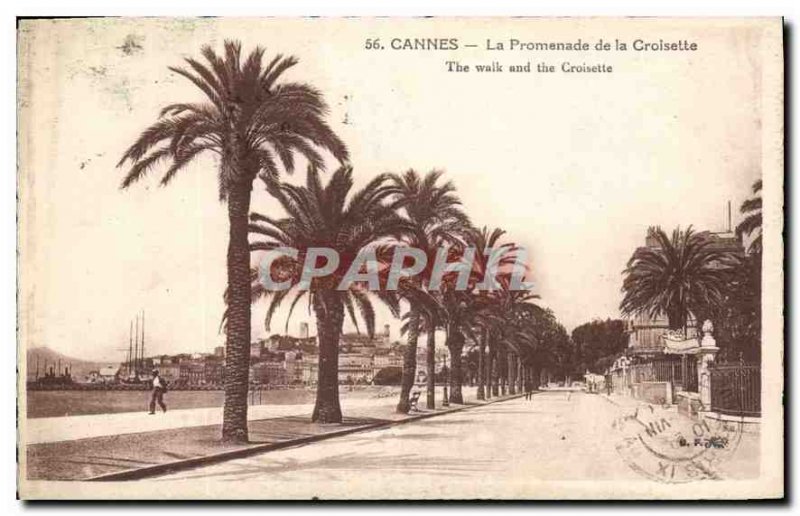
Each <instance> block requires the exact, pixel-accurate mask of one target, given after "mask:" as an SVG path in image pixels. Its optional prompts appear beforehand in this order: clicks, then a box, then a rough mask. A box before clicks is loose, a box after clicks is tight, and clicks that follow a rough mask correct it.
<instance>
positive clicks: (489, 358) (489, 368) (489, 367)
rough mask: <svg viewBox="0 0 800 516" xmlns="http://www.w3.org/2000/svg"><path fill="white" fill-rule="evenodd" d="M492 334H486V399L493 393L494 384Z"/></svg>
mask: <svg viewBox="0 0 800 516" xmlns="http://www.w3.org/2000/svg"><path fill="white" fill-rule="evenodd" d="M491 337H492V334H491V333H487V334H486V347H487V350H486V351H487V352H486V399H487V400H488V399H490V398H491V397H492V395H493V385H494V344H492V341H491Z"/></svg>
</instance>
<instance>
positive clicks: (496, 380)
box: [491, 342, 500, 397]
mask: <svg viewBox="0 0 800 516" xmlns="http://www.w3.org/2000/svg"><path fill="white" fill-rule="evenodd" d="M491 355H492V396H494V397H497V396H500V365H499V362H500V350H499V349H497V344H495V343H494V342H493V343H492V351H491Z"/></svg>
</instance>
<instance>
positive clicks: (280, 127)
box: [118, 41, 348, 442]
mask: <svg viewBox="0 0 800 516" xmlns="http://www.w3.org/2000/svg"><path fill="white" fill-rule="evenodd" d="M201 53H202V55H203V57H204V58H205V60H206V63H203V62H200V61H198V60H195V59H192V58H187V59H186V63H187V65H188V68H186V69H184V68H176V67H170V70H172V71H173V72H175V73H177V74H178V75H180V76H182V77H184V78H186V79H188V80H189V81H191V82H192V84H194V85H195V86H196V87H197V88H198V89H199V90H200V91H201V92H202V93H203V95H204V97H205V98H204V100H203V101H201V102H193V103H178V104H169V105H167V106H166V107H164V109H162V110H161V114H160V115H159V118H158V120H157V121H156V122H155V123H153V124H152V125H151V126H150V127H148V128H147V129H145V130H144V131H143V132H142V133H141V134H140V136H139V138H138V139H137V140H136V142H134V144H133V145H131V147H130V148H129V149H128V150H127V151H126V152H125V153H124V155H123V156H122V159H121V160H120V162H119V165H118V166H123V165H124V164H125V163H129V164H130V169H129V171H128V173H127V175H126V176H125V178H124V180H123V182H122V188H127V187H128V186H130V185H131V184H132V183H134V182H135V181H137V180H139V179H141V178H142V177H144V176H145V175H146V174H147V173H148V172H149V171H150V170H151V169H153V168H154V167H156V166H157V165H159V164H161V163H162V162H163V163H165V164H167V165H168V167H167V168H166V172H165V173H164V175H163V177H162V178H161V185H167V184H169V183H170V181H172V179H173V178H174V177H175V175H176V174H177V173H178V172H179V171H180V170H182V169H183V168H184V167H185V166H186V165H188V164H189V163H191V162H193V161H194V160H195V158H197V157H198V156H199V155H201V154H203V153H206V151H207V152H210V153H213V154H215V155H216V157H217V159H218V160H219V169H218V182H219V198H220V200H221V201H223V202H227V204H228V223H229V240H228V254H227V271H228V288H227V291H228V296H227V302H228V309H227V316H228V319H227V329H226V342H225V357H226V359H225V408H224V415H223V423H222V438H223V440H226V441H236V442H242V441H247V388H248V374H249V360H250V354H249V348H250V253H249V249H248V214H249V211H250V195H251V190H252V188H253V181H254V180H255V179H256V178H261V179H264V180H272V179H274V178H276V177H277V176H278V175H279V173H280V169H281V166H282V169H283V170H285V171H286V172H288V173H291V172H292V170H293V169H294V166H295V165H294V160H295V155H296V154H299V155H301V156H303V157H304V158H305V159H306V160H307V161H308V162H309V163H310V164H311V166H313V167H315V168H322V167H323V158H322V156H321V155H320V152H319V151H320V150H322V149H324V150H327V151H329V152H330V153H331V154H332V155H333V156H334V157H335V158H336V159H337V160H339V161H340V162H343V161H345V160H347V157H348V154H347V149H346V148H345V145H344V144H343V143H342V142H341V141H340V140H339V138H338V137H337V136H336V135H335V134H334V133H333V131H332V130H331V129H330V128H329V127H328V125H327V124H326V123H325V121H324V118H325V115H326V113H327V106H326V104H325V102H324V101H323V99H322V95H321V94H320V92H318V91H317V90H316V89H314V88H313V87H311V86H309V85H307V84H302V83H294V82H281V80H280V79H281V77H282V75H283V74H284V73H285V72H286V71H287V70H288V69H289V68H291V67H293V66H294V65H295V64H297V59H295V58H294V57H283V56H281V55H277V56H275V57H274V58H273V59H272V60H271V61H270V62H269V63H268V64H267V65H266V66H264V64H263V62H262V58H263V56H264V49H262V48H260V47H256V48H255V49H254V50H253V51H252V52H251V53H250V55H249V56H247V58H246V59H244V60H242V58H241V44H240V43H238V42H234V41H226V42H225V53H224V55H219V56H218V55H217V54H216V53H215V52H214V50H213V49H212V48H211V47H208V46H205V47H203V48H202V50H201ZM279 163H280V165H279Z"/></svg>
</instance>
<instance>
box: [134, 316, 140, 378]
mask: <svg viewBox="0 0 800 516" xmlns="http://www.w3.org/2000/svg"><path fill="white" fill-rule="evenodd" d="M133 371H134V376H136V377H138V376H139V314H136V340H134V341H133Z"/></svg>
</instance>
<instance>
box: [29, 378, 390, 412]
mask: <svg viewBox="0 0 800 516" xmlns="http://www.w3.org/2000/svg"><path fill="white" fill-rule="evenodd" d="M397 391H398V389H397V388H392V387H379V386H367V385H359V386H355V387H353V388H352V389H348V388H347V387H343V388H342V391H341V395H342V398H352V399H362V398H369V397H383V396H387V395H388V394H387V393H391V392H397ZM27 397H28V403H27V416H28V418H46V417H63V416H82V415H89V414H116V413H123V412H144V411H145V410H146V409H147V404H148V402H149V401H150V392H149V391H147V390H100V389H93V390H52V391H36V390H28V392H27ZM224 398H225V393H224V392H223V391H222V390H221V389H214V390H176V391H169V392H168V393H167V394H165V399H166V401H167V403H168V404H169V408H170V410H176V409H177V410H181V409H193V408H211V407H222V404H223V401H224ZM313 401H314V389H310V388H306V387H292V388H270V389H267V388H263V389H260V390H258V391H255V392H251V396H250V404H251V405H297V404H305V403H312V402H313Z"/></svg>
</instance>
